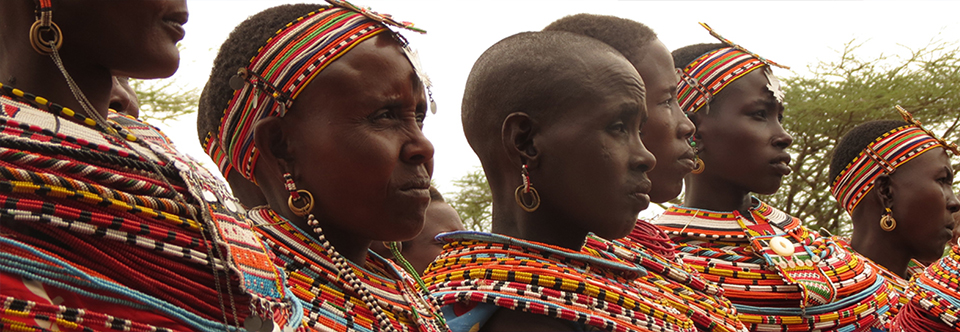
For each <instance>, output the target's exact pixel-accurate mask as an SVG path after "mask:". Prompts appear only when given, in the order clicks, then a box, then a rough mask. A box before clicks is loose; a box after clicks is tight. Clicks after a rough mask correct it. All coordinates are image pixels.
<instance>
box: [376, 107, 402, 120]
mask: <svg viewBox="0 0 960 332" xmlns="http://www.w3.org/2000/svg"><path fill="white" fill-rule="evenodd" d="M396 118H397V115H396V114H394V113H393V112H392V111H391V110H389V109H386V108H383V109H380V110H378V111H376V112H373V114H371V115H370V119H371V120H373V121H378V120H389V119H396Z"/></svg>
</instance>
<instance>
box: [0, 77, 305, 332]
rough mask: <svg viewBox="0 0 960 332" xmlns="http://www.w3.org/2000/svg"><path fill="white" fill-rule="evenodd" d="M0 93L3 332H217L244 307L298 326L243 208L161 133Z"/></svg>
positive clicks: (246, 313) (237, 320)
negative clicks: (98, 121) (105, 125)
mask: <svg viewBox="0 0 960 332" xmlns="http://www.w3.org/2000/svg"><path fill="white" fill-rule="evenodd" d="M0 88H2V92H3V93H2V96H0V201H2V202H3V204H2V205H0V256H2V259H0V284H2V285H3V287H0V302H3V303H4V306H2V307H0V308H2V309H0V310H2V312H0V313H2V315H0V316H2V317H3V318H2V320H0V324H2V329H8V328H10V329H17V330H23V331H32V330H47V329H59V330H62V331H69V330H111V329H116V330H124V331H171V330H183V331H192V330H225V329H227V328H228V326H233V327H237V326H242V324H243V323H242V322H243V321H244V320H245V319H246V318H247V317H250V316H253V315H255V316H257V317H264V318H269V319H272V320H273V321H274V322H275V323H276V324H278V325H279V326H285V325H286V324H287V323H289V322H299V319H298V318H297V319H292V318H293V317H292V316H291V312H293V311H299V310H291V309H292V307H293V306H296V305H297V304H296V303H295V302H294V301H292V300H290V297H289V296H288V294H287V292H286V290H285V288H284V287H283V282H282V279H283V276H282V274H281V271H279V270H277V269H276V267H275V266H274V265H273V264H271V263H270V260H269V256H268V252H267V250H266V248H265V247H264V245H263V244H262V243H261V242H260V241H259V240H258V239H257V238H256V236H254V235H253V234H254V233H253V232H252V231H251V230H250V229H249V226H248V224H247V223H246V219H245V217H244V214H243V212H244V211H242V208H241V206H240V204H239V202H237V201H236V200H235V199H234V198H233V197H232V196H231V195H229V191H228V190H227V189H226V188H225V187H224V186H223V185H222V184H221V183H219V182H218V181H216V180H215V179H214V178H213V177H212V176H211V175H210V174H209V173H207V172H206V170H204V169H203V168H202V167H200V166H199V164H198V163H196V162H194V161H193V160H191V159H189V158H187V157H184V156H182V155H179V154H178V153H176V151H175V149H174V148H173V146H172V145H169V144H162V142H163V141H164V140H165V139H164V138H163V137H162V134H160V133H159V132H158V131H155V129H153V127H150V126H149V125H145V124H143V123H140V122H138V121H136V120H134V119H129V118H122V117H120V118H117V117H115V116H114V117H111V118H112V119H113V120H110V125H111V126H112V128H111V129H112V130H116V131H119V132H120V135H119V137H123V138H125V139H123V138H118V137H117V136H116V135H114V134H108V133H106V132H104V131H103V130H104V128H99V126H98V125H96V123H90V121H82V120H81V121H79V122H80V123H77V122H73V121H71V119H70V118H74V119H79V118H78V115H76V114H75V113H74V112H73V111H72V110H70V109H68V108H64V107H60V106H58V105H56V104H54V103H52V102H50V101H47V100H46V99H43V98H41V97H37V96H34V95H31V94H29V93H26V92H23V91H20V90H17V89H14V88H12V87H9V86H0ZM87 120H89V119H87ZM117 121H121V122H124V123H125V124H126V125H129V126H130V128H129V130H128V128H125V127H124V126H121V125H120V124H119V123H118V122H117ZM158 170H159V173H160V174H158ZM171 186H172V188H173V190H171V189H170V188H171ZM297 309H299V308H297Z"/></svg>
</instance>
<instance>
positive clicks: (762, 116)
mask: <svg viewBox="0 0 960 332" xmlns="http://www.w3.org/2000/svg"><path fill="white" fill-rule="evenodd" d="M750 116H752V117H753V118H754V119H757V120H766V119H767V111H766V110H759V111H755V112H753V113H750Z"/></svg>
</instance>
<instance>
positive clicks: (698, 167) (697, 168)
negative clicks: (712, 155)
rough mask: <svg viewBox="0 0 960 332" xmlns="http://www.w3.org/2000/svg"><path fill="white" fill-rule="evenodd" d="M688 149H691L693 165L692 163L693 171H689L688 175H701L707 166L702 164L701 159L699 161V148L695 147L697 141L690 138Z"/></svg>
mask: <svg viewBox="0 0 960 332" xmlns="http://www.w3.org/2000/svg"><path fill="white" fill-rule="evenodd" d="M690 147H692V148H693V163H694V167H693V170H691V171H690V173H693V174H700V173H703V170H704V169H705V168H706V167H707V165H706V164H704V163H703V159H700V148H698V147H697V141H696V140H695V139H693V137H692V136H691V137H690Z"/></svg>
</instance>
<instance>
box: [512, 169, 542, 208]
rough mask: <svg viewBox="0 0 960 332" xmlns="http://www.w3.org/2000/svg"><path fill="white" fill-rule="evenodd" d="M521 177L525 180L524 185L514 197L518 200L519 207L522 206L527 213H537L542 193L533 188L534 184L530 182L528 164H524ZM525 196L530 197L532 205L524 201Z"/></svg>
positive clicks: (515, 192)
mask: <svg viewBox="0 0 960 332" xmlns="http://www.w3.org/2000/svg"><path fill="white" fill-rule="evenodd" d="M520 177H521V178H522V180H523V184H522V185H520V186H519V187H517V190H516V191H514V192H513V196H514V197H516V199H517V205H520V208H521V209H523V210H524V211H527V212H533V211H536V210H537V209H538V208H540V193H538V192H537V190H536V189H534V188H533V183H531V182H530V173H529V172H528V171H527V164H523V168H521V169H520ZM524 195H530V203H527V202H525V201H524V199H523V196H524Z"/></svg>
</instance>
